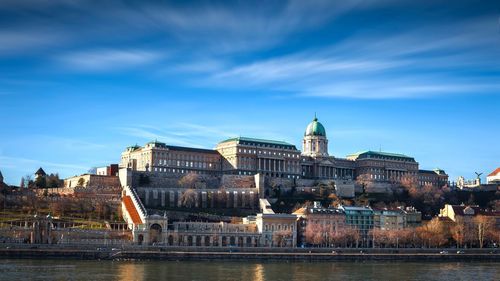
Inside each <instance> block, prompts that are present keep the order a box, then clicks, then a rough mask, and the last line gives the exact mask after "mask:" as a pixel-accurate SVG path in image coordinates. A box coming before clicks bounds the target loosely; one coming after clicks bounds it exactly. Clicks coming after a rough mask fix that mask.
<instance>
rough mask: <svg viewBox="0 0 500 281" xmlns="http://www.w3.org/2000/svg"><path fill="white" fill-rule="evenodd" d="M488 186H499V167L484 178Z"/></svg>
mask: <svg viewBox="0 0 500 281" xmlns="http://www.w3.org/2000/svg"><path fill="white" fill-rule="evenodd" d="M486 181H487V182H488V184H500V167H498V168H496V169H495V171H493V172H491V174H489V175H488V176H487V177H486Z"/></svg>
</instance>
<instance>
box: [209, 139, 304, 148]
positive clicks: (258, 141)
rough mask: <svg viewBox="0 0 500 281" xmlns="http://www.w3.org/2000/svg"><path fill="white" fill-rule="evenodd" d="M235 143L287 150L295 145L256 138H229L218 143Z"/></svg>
mask: <svg viewBox="0 0 500 281" xmlns="http://www.w3.org/2000/svg"><path fill="white" fill-rule="evenodd" d="M233 141H235V142H237V143H239V144H249V145H253V144H267V145H278V146H285V147H287V148H289V149H296V148H295V145H293V144H291V143H288V142H285V141H276V140H266V139H256V138H248V137H236V138H230V139H226V140H223V141H221V142H219V143H226V142H233Z"/></svg>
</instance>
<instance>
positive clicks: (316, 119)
mask: <svg viewBox="0 0 500 281" xmlns="http://www.w3.org/2000/svg"><path fill="white" fill-rule="evenodd" d="M313 121H318V117H316V112H314V119H313Z"/></svg>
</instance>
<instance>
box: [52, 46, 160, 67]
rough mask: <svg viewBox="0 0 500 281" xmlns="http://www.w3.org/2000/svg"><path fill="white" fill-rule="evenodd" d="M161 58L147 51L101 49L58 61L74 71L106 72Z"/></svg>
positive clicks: (76, 53) (152, 61) (71, 54)
mask: <svg viewBox="0 0 500 281" xmlns="http://www.w3.org/2000/svg"><path fill="white" fill-rule="evenodd" d="M163 56H164V55H162V54H160V53H159V52H156V51H149V50H120V49H101V50H90V51H80V52H73V53H67V54H65V55H62V56H60V57H59V58H58V60H59V61H60V62H61V63H63V65H65V66H66V67H69V68H72V69H76V70H82V71H108V70H122V69H126V68H130V67H134V66H140V65H145V64H150V63H154V62H156V61H157V60H159V59H161V58H163Z"/></svg>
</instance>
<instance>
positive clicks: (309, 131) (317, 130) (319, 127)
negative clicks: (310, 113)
mask: <svg viewBox="0 0 500 281" xmlns="http://www.w3.org/2000/svg"><path fill="white" fill-rule="evenodd" d="M304 136H323V137H326V131H325V127H323V124H321V123H320V122H318V118H316V117H314V119H313V121H312V122H311V123H309V125H307V128H306V132H305V133H304Z"/></svg>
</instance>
